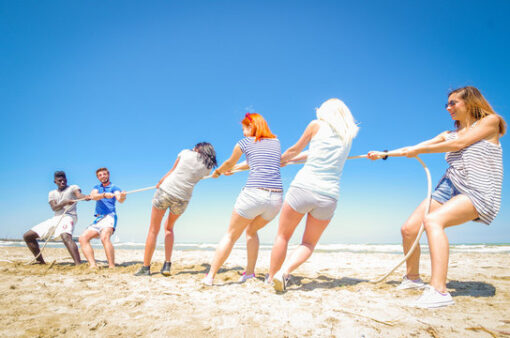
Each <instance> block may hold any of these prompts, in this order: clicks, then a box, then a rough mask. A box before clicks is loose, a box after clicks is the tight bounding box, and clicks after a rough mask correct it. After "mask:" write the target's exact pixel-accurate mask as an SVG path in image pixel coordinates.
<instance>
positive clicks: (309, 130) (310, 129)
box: [304, 120, 324, 137]
mask: <svg viewBox="0 0 510 338" xmlns="http://www.w3.org/2000/svg"><path fill="white" fill-rule="evenodd" d="M323 123H324V122H322V121H320V120H313V121H311V122H310V123H308V126H306V129H305V132H304V134H306V135H309V136H310V137H313V136H315V134H317V132H318V131H319V129H320V128H321V125H322V124H323Z"/></svg>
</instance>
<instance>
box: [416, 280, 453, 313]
mask: <svg viewBox="0 0 510 338" xmlns="http://www.w3.org/2000/svg"><path fill="white" fill-rule="evenodd" d="M453 304H455V301H454V300H453V299H452V296H451V295H450V293H449V292H447V293H445V294H443V293H441V292H439V291H437V290H436V289H434V288H433V287H432V286H430V285H429V286H427V287H426V288H425V290H424V291H423V294H422V295H421V296H420V298H418V300H417V301H416V302H415V303H414V306H415V307H420V308H424V309H432V308H436V307H442V306H448V305H453Z"/></svg>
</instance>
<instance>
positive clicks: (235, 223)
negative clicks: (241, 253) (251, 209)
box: [208, 211, 252, 279]
mask: <svg viewBox="0 0 510 338" xmlns="http://www.w3.org/2000/svg"><path fill="white" fill-rule="evenodd" d="M251 221H252V220H251V219H248V218H244V217H242V216H240V215H238V214H237V213H236V212H235V211H233V212H232V217H231V218H230V225H229V226H228V230H227V233H226V234H225V236H223V238H222V239H221V241H220V243H219V244H218V247H217V248H216V253H215V254H214V259H213V262H212V264H211V269H210V270H209V273H208V276H209V277H210V278H212V279H213V278H214V277H215V276H216V273H217V272H218V270H219V269H220V267H221V266H222V265H223V263H225V261H226V260H227V258H228V256H229V255H230V252H231V251H232V248H233V247H234V244H235V242H236V241H237V240H238V239H239V237H240V236H241V234H242V233H243V231H244V229H245V228H246V226H247V225H248V224H249V223H250V222H251Z"/></svg>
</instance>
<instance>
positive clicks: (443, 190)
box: [432, 176, 460, 204]
mask: <svg viewBox="0 0 510 338" xmlns="http://www.w3.org/2000/svg"><path fill="white" fill-rule="evenodd" d="M457 195H460V191H459V190H457V188H455V186H454V185H453V183H452V181H451V180H450V179H449V178H447V177H444V176H443V178H442V179H441V180H440V181H439V184H438V185H437V187H436V190H435V191H434V192H433V193H432V198H433V199H434V200H436V201H438V202H439V203H441V204H444V203H446V202H447V201H449V200H451V199H452V197H454V196H457Z"/></svg>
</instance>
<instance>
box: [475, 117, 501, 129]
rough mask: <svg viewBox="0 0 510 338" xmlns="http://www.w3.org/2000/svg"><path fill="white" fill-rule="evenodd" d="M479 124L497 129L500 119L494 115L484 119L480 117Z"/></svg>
mask: <svg viewBox="0 0 510 338" xmlns="http://www.w3.org/2000/svg"><path fill="white" fill-rule="evenodd" d="M479 121H480V123H482V124H484V125H487V126H491V127H499V122H500V118H499V116H498V115H496V114H490V115H487V116H485V117H482V118H481V119H480V120H479Z"/></svg>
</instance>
